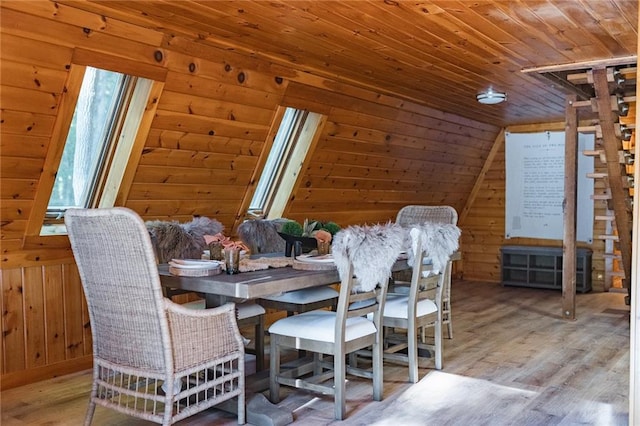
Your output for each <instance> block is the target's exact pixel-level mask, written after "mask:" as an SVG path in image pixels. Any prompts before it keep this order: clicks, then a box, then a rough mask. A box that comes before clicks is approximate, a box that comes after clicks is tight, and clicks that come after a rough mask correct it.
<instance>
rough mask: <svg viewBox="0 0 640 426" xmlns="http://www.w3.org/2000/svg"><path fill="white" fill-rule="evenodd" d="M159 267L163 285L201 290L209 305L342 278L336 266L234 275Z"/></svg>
mask: <svg viewBox="0 0 640 426" xmlns="http://www.w3.org/2000/svg"><path fill="white" fill-rule="evenodd" d="M158 271H159V273H160V282H161V283H162V285H163V286H165V287H168V288H174V289H180V290H186V291H193V292H197V293H201V294H203V295H204V296H205V299H206V306H207V308H212V307H216V306H221V305H223V304H224V303H227V302H235V303H241V302H245V301H247V300H255V299H259V298H261V297H265V296H271V295H274V294H280V293H284V292H287V291H292V290H300V289H304V288H309V287H318V286H323V285H327V284H334V283H338V282H340V277H339V275H338V271H337V269H336V268H330V269H326V270H302V269H294V268H292V267H291V266H287V267H282V268H269V269H264V270H260V271H251V272H240V273H238V274H232V275H228V274H226V273H225V272H224V271H222V273H220V274H218V275H210V276H204V277H185V276H176V275H172V274H171V273H169V267H168V265H160V266H159V267H158Z"/></svg>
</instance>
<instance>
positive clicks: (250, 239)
mask: <svg viewBox="0 0 640 426" xmlns="http://www.w3.org/2000/svg"><path fill="white" fill-rule="evenodd" d="M281 226H282V225H281V223H280V221H279V220H278V219H276V220H265V219H255V220H246V221H244V222H242V223H241V224H240V226H238V237H240V240H242V242H243V243H244V245H246V246H247V248H248V249H249V251H251V253H252V254H257V253H284V249H285V241H284V240H283V239H282V237H281V236H280V235H278V231H279V229H280V227H281Z"/></svg>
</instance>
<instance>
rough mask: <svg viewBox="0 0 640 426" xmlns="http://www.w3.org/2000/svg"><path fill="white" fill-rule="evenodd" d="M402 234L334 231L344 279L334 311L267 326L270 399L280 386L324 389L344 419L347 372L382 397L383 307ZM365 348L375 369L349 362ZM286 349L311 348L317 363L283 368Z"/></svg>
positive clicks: (397, 230) (392, 228) (383, 229)
mask: <svg viewBox="0 0 640 426" xmlns="http://www.w3.org/2000/svg"><path fill="white" fill-rule="evenodd" d="M403 234H404V231H403V229H402V227H400V226H398V225H395V224H388V225H376V226H371V227H349V228H346V229H344V230H342V231H340V232H338V233H337V234H336V236H335V240H334V243H333V255H334V259H335V262H336V266H337V268H338V271H339V274H340V278H341V284H340V295H339V298H338V306H337V309H336V311H327V310H315V311H311V312H305V313H301V314H299V315H293V316H289V317H286V318H283V319H280V320H278V321H276V322H275V323H274V324H273V325H271V327H269V334H270V336H271V347H270V361H271V362H270V379H269V382H270V390H269V397H270V399H271V401H272V402H274V403H277V402H279V401H280V385H286V386H292V387H295V388H299V389H305V390H309V391H314V392H322V393H324V394H329V395H333V396H334V416H335V418H336V419H337V420H342V419H343V418H344V417H345V412H346V395H345V392H346V385H345V382H346V374H347V373H349V374H353V375H356V376H360V377H365V378H370V379H372V380H373V399H374V400H376V401H380V400H381V399H382V396H383V366H382V346H381V334H380V332H381V310H382V309H383V307H384V301H385V296H386V291H387V284H388V280H389V278H390V276H391V268H392V266H393V264H394V263H395V261H396V259H397V257H398V254H399V253H400V251H401V249H402V245H403V241H404V236H403ZM354 276H355V278H354ZM367 314H371V318H367ZM367 347H371V348H372V354H373V355H372V368H370V369H360V368H356V367H355V366H354V367H351V366H348V365H347V363H346V356H347V355H348V354H350V353H353V352H355V351H358V350H360V349H363V348H367ZM286 349H292V350H305V351H307V352H313V353H314V354H313V361H312V362H311V363H310V364H306V365H304V366H302V367H300V368H297V369H281V355H282V351H283V350H286ZM322 355H329V356H333V361H332V362H329V363H327V362H325V359H324V358H323V357H322ZM309 375H310V376H309ZM331 379H333V380H331Z"/></svg>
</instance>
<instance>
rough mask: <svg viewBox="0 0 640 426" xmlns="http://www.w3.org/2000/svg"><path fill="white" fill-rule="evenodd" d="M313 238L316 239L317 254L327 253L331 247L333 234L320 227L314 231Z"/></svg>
mask: <svg viewBox="0 0 640 426" xmlns="http://www.w3.org/2000/svg"><path fill="white" fill-rule="evenodd" d="M314 236H315V238H316V240H317V241H318V256H324V255H325V254H329V251H330V249H331V239H332V238H333V236H332V235H331V233H330V232H329V231H325V230H324V229H320V230H319V231H317V232H316V233H315V235H314Z"/></svg>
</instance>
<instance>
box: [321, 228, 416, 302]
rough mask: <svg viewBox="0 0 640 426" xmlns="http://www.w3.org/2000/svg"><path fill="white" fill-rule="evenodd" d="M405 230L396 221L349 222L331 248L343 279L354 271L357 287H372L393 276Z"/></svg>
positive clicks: (366, 289)
mask: <svg viewBox="0 0 640 426" xmlns="http://www.w3.org/2000/svg"><path fill="white" fill-rule="evenodd" d="M405 235H406V230H405V229H404V228H403V227H402V226H400V225H398V224H395V223H390V222H389V223H387V224H384V225H381V224H377V225H371V226H350V227H348V228H345V229H343V230H341V231H340V232H338V233H337V234H336V235H335V238H334V241H333V245H332V252H333V258H334V260H335V263H336V266H337V267H338V272H339V274H340V277H341V279H344V277H345V275H348V274H349V265H350V263H351V264H353V273H354V274H355V276H356V277H357V278H358V282H359V284H358V285H357V289H358V290H362V291H370V290H372V289H374V288H375V287H376V286H377V285H378V283H380V282H386V281H387V280H388V279H389V278H390V277H391V275H390V274H391V267H392V266H393V264H394V263H395V261H396V259H397V258H398V256H399V255H400V252H401V251H402V249H403V247H404V244H405V238H406V237H405Z"/></svg>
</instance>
